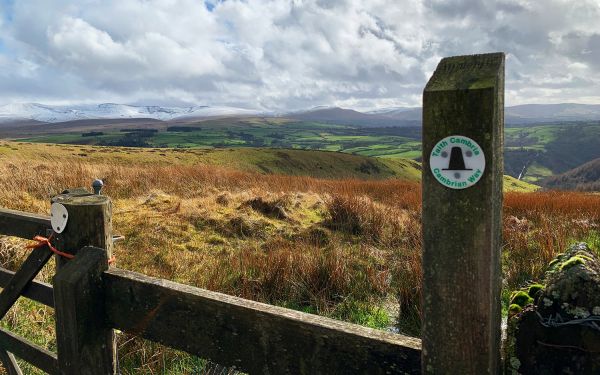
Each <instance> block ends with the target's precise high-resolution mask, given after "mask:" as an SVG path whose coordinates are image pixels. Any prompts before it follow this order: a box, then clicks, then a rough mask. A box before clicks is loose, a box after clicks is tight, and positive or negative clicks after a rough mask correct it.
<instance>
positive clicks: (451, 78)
mask: <svg viewBox="0 0 600 375" xmlns="http://www.w3.org/2000/svg"><path fill="white" fill-rule="evenodd" d="M503 71H504V53H503V52H496V53H486V54H482V55H465V56H453V57H445V58H443V59H442V61H440V63H439V64H438V66H437V68H436V69H435V72H434V73H433V76H431V79H430V80H429V82H427V86H425V91H447V90H460V89H465V90H467V89H485V88H494V87H496V86H497V84H498V78H500V75H501V73H502V72H503Z"/></svg>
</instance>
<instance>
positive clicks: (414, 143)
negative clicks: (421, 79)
mask: <svg viewBox="0 0 600 375" xmlns="http://www.w3.org/2000/svg"><path fill="white" fill-rule="evenodd" d="M95 130H96V129H93V128H91V129H90V128H88V129H86V130H83V131H82V130H81V129H77V130H73V131H66V132H61V133H55V134H52V133H51V134H41V135H36V136H33V137H29V138H22V139H19V141H22V142H43V143H64V144H86V145H104V146H139V147H157V148H167V147H168V148H227V147H269V148H292V149H308V150H324V151H338V152H344V153H348V154H355V155H363V156H374V157H385V158H411V159H412V158H418V157H420V155H421V144H420V140H419V134H418V132H416V131H414V130H410V131H407V130H405V129H401V128H361V127H353V126H346V125H333V124H321V123H316V122H297V121H290V120H285V119H278V120H272V119H229V120H222V119H219V120H208V121H201V122H192V123H185V124H182V125H170V126H167V125H164V126H157V128H156V129H153V130H149V131H137V129H128V128H124V129H116V128H115V129H109V130H103V131H101V133H102V134H97V135H89V136H84V134H86V133H88V134H90V131H95Z"/></svg>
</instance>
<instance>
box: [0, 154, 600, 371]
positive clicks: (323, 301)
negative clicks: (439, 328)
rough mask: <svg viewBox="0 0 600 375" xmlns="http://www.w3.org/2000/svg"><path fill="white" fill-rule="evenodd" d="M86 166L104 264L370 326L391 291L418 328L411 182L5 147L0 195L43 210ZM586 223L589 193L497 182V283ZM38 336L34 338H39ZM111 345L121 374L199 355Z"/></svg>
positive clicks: (384, 320) (83, 180) (3, 245)
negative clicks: (98, 200) (102, 228)
mask: <svg viewBox="0 0 600 375" xmlns="http://www.w3.org/2000/svg"><path fill="white" fill-rule="evenodd" d="M97 177H100V178H103V179H104V180H105V182H106V188H105V190H104V193H105V194H106V195H108V196H110V197H111V198H112V199H113V202H114V228H115V232H116V233H119V234H124V235H125V236H126V240H125V241H124V242H123V243H121V244H120V245H119V246H117V248H116V250H115V253H116V256H117V266H118V267H121V268H125V269H130V270H134V271H138V272H142V273H145V274H149V275H152V276H157V277H163V278H168V279H171V280H175V281H178V282H183V283H187V284H191V285H196V286H199V287H203V288H207V289H211V290H217V291H221V292H225V293H229V294H233V295H238V296H242V297H244V298H250V299H255V300H259V301H264V302H268V303H273V304H279V305H283V306H288V307H291V308H296V309H300V310H303V311H308V312H314V313H318V314H323V315H327V316H332V317H335V318H339V319H344V320H348V321H352V322H356V323H359V324H366V325H370V326H374V327H379V328H384V327H385V326H387V325H390V324H392V323H393V322H390V319H394V318H395V317H394V316H393V315H394V314H398V311H392V310H393V309H388V307H387V306H389V300H390V297H391V298H393V299H395V302H394V305H395V306H396V308H397V307H398V306H399V307H400V311H399V315H400V320H401V324H400V326H401V329H402V330H403V331H404V332H407V333H412V334H418V332H419V325H420V321H419V314H420V308H419V295H420V288H421V276H422V269H421V259H420V257H421V224H420V201H421V195H420V194H421V188H420V185H419V184H418V183H414V182H406V181H399V180H386V181H364V180H356V179H346V180H326V179H315V178H310V177H294V176H282V175H262V174H256V173H248V172H240V171H235V170H231V169H226V168H221V167H215V166H206V165H176V166H166V165H162V166H155V167H149V166H147V165H134V164H130V165H125V164H103V163H100V162H98V163H89V162H88V163H85V162H79V161H75V160H64V161H61V160H43V159H36V158H34V157H31V156H28V157H27V158H18V157H5V158H4V159H0V206H2V207H7V208H12V209H19V210H24V211H31V212H39V213H46V212H48V209H49V199H50V197H51V196H52V195H55V194H58V193H60V192H61V191H62V190H63V189H64V188H67V187H78V186H88V185H89V184H90V182H91V181H92V180H93V179H94V178H97ZM599 221H600V196H598V195H592V194H583V193H576V194H575V193H552V192H550V193H528V194H517V193H509V194H507V195H506V199H505V219H504V222H505V223H504V224H505V225H504V238H505V241H504V251H503V272H504V276H505V287H506V289H507V290H508V289H515V288H517V287H519V286H522V285H523V284H526V283H528V282H529V281H530V280H535V279H538V278H539V277H540V276H541V274H542V272H543V269H544V267H545V265H546V264H547V263H548V261H549V260H550V259H551V258H552V257H554V256H555V255H556V253H558V252H561V251H562V250H563V249H564V248H565V247H566V245H567V244H568V243H569V242H570V241H573V240H585V239H587V240H592V241H598V240H597V238H598V236H597V233H598V223H599ZM22 244H23V243H22V242H15V241H14V240H12V239H3V240H2V241H1V242H0V263H2V264H3V265H4V266H5V267H7V268H11V269H16V268H17V267H18V265H19V263H20V262H21V261H22V260H23V258H24V257H25V255H26V251H25V250H23V248H22ZM596 246H597V242H596ZM51 273H52V270H51V269H49V270H45V271H44V273H43V274H42V275H41V278H42V279H45V280H49V277H50V275H51ZM13 310H14V311H17V312H18V313H19V314H20V315H19V316H20V317H21V318H20V319H18V321H17V320H13V321H6V322H5V323H3V324H5V325H6V326H8V327H10V328H11V329H13V330H15V331H17V332H20V333H22V334H26V335H31V332H32V331H44V330H47V326H48V325H51V323H52V320H51V311H50V312H48V311H47V310H45V309H41V310H40V308H39V307H37V306H36V307H32V306H31V304H23V305H19V306H18V307H16V308H14V309H13ZM396 310H397V309H396ZM40 311H41V312H40ZM40 314H41V315H40ZM40 316H42V317H43V318H40ZM23 317H32V318H34V319H36V321H38V322H42V323H36V324H38V325H37V326H36V325H31V324H30V325H27V323H26V322H25V321H24V319H23ZM32 327H36V328H35V329H33V328H32ZM43 327H46V328H43ZM48 337H49V336H48V335H42V337H39V338H38V339H37V342H38V343H40V344H41V345H44V346H46V347H49V348H53V345H54V342H53V341H52V339H48ZM120 357H121V358H122V361H123V364H124V369H123V371H124V373H132V374H133V373H147V374H158V373H166V372H169V371H171V373H192V372H194V371H197V369H198V368H199V367H198V366H201V365H202V364H201V363H200V362H198V361H194V360H190V359H189V358H188V357H185V356H183V355H181V354H180V353H175V352H173V351H169V350H165V349H164V348H161V347H158V346H156V345H154V344H149V343H146V342H141V341H140V340H131V338H130V337H126V336H122V337H121V346H120ZM176 369H177V370H176Z"/></svg>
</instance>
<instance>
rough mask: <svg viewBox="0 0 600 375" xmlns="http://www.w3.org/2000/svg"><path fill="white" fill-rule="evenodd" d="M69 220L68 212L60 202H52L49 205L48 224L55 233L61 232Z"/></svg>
mask: <svg viewBox="0 0 600 375" xmlns="http://www.w3.org/2000/svg"><path fill="white" fill-rule="evenodd" d="M67 221H69V212H67V209H66V208H65V206H63V205H62V204H60V203H52V206H50V225H52V229H53V230H54V232H56V233H62V232H63V231H64V230H65V227H66V226H67Z"/></svg>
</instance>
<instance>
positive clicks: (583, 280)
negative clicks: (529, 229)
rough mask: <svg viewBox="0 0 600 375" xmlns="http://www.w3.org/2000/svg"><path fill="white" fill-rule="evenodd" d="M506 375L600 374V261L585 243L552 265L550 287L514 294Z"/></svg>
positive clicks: (510, 313)
mask: <svg viewBox="0 0 600 375" xmlns="http://www.w3.org/2000/svg"><path fill="white" fill-rule="evenodd" d="M505 364H506V366H505V370H506V373H507V374H600V258H599V257H598V255H597V254H595V253H594V252H593V251H592V250H591V249H590V248H589V247H588V246H587V245H586V244H585V243H580V244H576V245H573V246H571V247H570V248H569V249H568V250H567V251H566V252H565V253H563V254H560V255H558V256H557V257H556V258H555V259H554V260H553V261H552V262H551V263H550V264H549V265H548V270H547V272H546V275H545V285H540V284H535V285H532V286H530V287H529V288H528V289H527V290H522V291H518V292H515V293H513V295H512V298H511V305H510V307H509V318H508V331H507V340H506V343H505Z"/></svg>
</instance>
